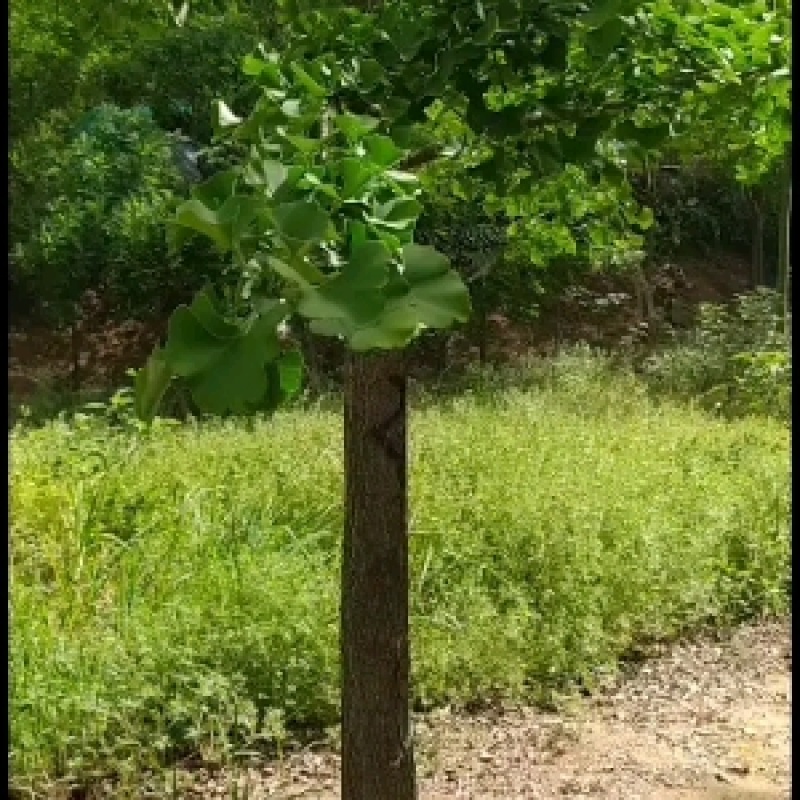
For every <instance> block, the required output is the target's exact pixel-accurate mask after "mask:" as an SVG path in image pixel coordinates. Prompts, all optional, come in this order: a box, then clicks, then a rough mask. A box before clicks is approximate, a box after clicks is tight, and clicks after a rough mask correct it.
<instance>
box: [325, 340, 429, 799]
mask: <svg viewBox="0 0 800 800" xmlns="http://www.w3.org/2000/svg"><path fill="white" fill-rule="evenodd" d="M348 359H349V360H348V364H347V372H346V376H345V422H344V446H345V484H346V495H347V497H346V512H345V513H346V516H345V531H344V548H343V558H342V616H341V624H342V800H414V798H415V796H416V792H415V775H414V758H413V751H412V747H411V722H410V692H409V689H410V686H409V684H410V653H409V622H408V613H409V566H408V513H407V509H408V477H407V475H408V472H407V447H406V416H407V411H406V364H405V357H404V355H403V354H402V353H400V352H390V353H385V354H376V355H373V354H368V355H362V354H349V355H348Z"/></svg>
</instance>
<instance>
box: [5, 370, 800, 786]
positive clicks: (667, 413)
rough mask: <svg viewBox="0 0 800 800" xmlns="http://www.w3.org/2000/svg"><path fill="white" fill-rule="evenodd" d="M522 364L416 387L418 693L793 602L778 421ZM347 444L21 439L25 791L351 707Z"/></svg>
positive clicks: (21, 762) (18, 738)
mask: <svg viewBox="0 0 800 800" xmlns="http://www.w3.org/2000/svg"><path fill="white" fill-rule="evenodd" d="M516 375H517V377H520V376H519V373H517V374H516ZM522 377H523V380H522V381H521V383H520V381H516V387H515V385H514V383H515V382H514V381H511V380H508V379H507V376H506V377H503V376H497V375H495V376H489V377H488V378H487V377H486V376H484V378H483V379H482V380H481V381H479V382H478V383H476V384H475V385H478V386H479V387H480V388H477V389H474V390H472V391H467V392H464V393H461V394H456V395H453V396H450V397H448V398H446V399H438V400H437V399H435V398H430V397H424V398H420V399H417V400H415V402H414V409H413V413H412V424H411V429H412V443H411V455H412V464H413V465H412V475H411V494H412V500H411V506H412V526H413V539H412V549H413V588H412V592H413V619H412V626H413V655H414V675H415V692H416V700H417V703H418V704H419V705H420V706H430V705H432V704H437V703H442V702H445V701H454V702H467V701H471V700H475V699H480V698H483V697H487V696H494V695H497V694H498V693H500V694H503V695H508V696H513V697H520V698H522V697H524V698H534V699H535V698H541V697H543V696H544V694H546V692H548V691H550V690H553V689H559V688H564V687H565V686H566V685H567V684H568V683H569V681H571V680H574V679H577V678H582V679H583V680H585V681H591V679H592V675H593V674H594V671H595V670H596V669H597V668H599V667H603V666H607V665H613V664H614V663H615V662H616V661H617V660H618V659H619V657H620V656H621V655H623V654H624V653H626V652H627V651H628V650H629V649H630V648H631V647H633V646H634V645H636V643H637V642H641V641H643V640H647V639H650V638H653V637H658V638H661V637H669V636H672V635H676V634H677V633H680V632H682V631H684V630H687V629H689V628H691V627H693V626H697V625H699V624H705V623H707V622H708V621H709V620H711V621H716V622H717V623H726V622H729V621H732V620H735V619H738V618H741V617H745V616H747V615H750V614H755V613H760V612H778V611H781V610H782V609H784V608H785V607H786V605H787V603H788V593H787V586H788V582H789V513H790V509H789V502H790V501H789V431H788V430H787V428H786V426H785V425H781V424H779V423H778V422H775V421H771V420H766V419H759V418H749V419H744V420H739V421H735V422H725V421H722V420H719V419H714V418H712V417H710V416H708V415H707V414H704V413H702V412H700V411H693V410H691V409H687V408H686V407H685V406H677V405H670V404H666V403H662V404H655V403H654V402H653V401H652V400H651V399H648V395H647V393H646V390H645V389H644V388H643V387H642V386H641V385H640V384H639V383H637V382H636V380H635V379H634V378H632V377H630V376H628V375H619V374H613V373H611V372H609V371H608V369H606V368H605V367H604V366H603V364H602V363H600V362H596V361H594V360H592V359H580V358H578V359H573V360H572V361H570V360H569V359H567V360H566V361H565V362H562V363H561V364H560V365H555V366H554V367H553V368H552V369H548V371H547V375H546V376H544V374H543V373H535V372H530V373H528V375H527V376H522ZM520 386H521V387H522V388H520ZM329 405H330V404H329ZM341 448H342V422H341V416H340V414H339V413H338V412H337V411H336V410H335V409H334V410H330V408H329V407H328V408H324V407H322V406H320V407H317V408H308V409H296V410H292V411H287V412H284V413H279V414H278V415H277V416H276V417H275V418H274V419H273V420H271V421H265V422H256V423H255V424H254V425H251V426H246V425H245V424H244V423H234V422H213V423H203V424H196V425H188V424H186V425H175V424H167V423H161V424H159V425H157V426H156V428H155V429H154V430H153V431H152V432H151V433H149V434H146V435H141V434H136V433H134V432H132V431H130V430H126V429H125V428H124V427H122V428H120V427H116V428H112V427H109V426H108V425H106V424H105V423H103V422H102V421H93V420H84V421H83V422H80V421H79V422H77V423H68V422H66V421H55V422H51V423H48V424H47V425H45V426H44V427H41V428H38V429H35V430H33V429H29V430H21V429H16V430H15V431H14V432H13V433H12V436H11V470H12V485H11V502H12V514H13V516H12V528H13V530H12V548H13V561H12V567H11V577H12V585H11V592H12V639H11V703H12V707H11V720H12V750H13V752H12V759H11V762H12V763H11V769H12V773H13V775H14V783H15V785H16V786H17V787H24V786H28V787H30V786H33V787H38V789H40V790H42V789H43V788H44V787H47V786H48V785H52V782H53V781H55V780H59V781H61V782H62V783H67V782H69V781H77V782H84V781H88V780H91V778H92V775H96V774H101V773H103V772H110V773H116V774H125V773H129V774H130V773H133V774H137V773H141V772H142V771H143V770H146V769H148V768H153V769H157V768H158V767H159V766H160V765H163V764H166V763H169V762H170V760H173V759H175V758H176V757H179V756H182V755H186V754H188V753H192V752H199V753H201V754H202V755H203V756H204V757H205V758H207V759H209V760H215V759H217V760H220V759H227V758H231V757H233V756H234V755H235V753H236V752H237V751H240V750H252V749H254V748H257V747H259V746H260V745H261V744H263V743H264V742H267V741H271V742H274V741H275V740H276V739H278V740H281V739H282V737H285V736H287V735H290V734H291V732H292V731H293V730H294V727H293V726H296V725H314V726H323V725H327V724H330V723H333V722H335V721H336V718H337V706H338V689H337V683H338V653H337V648H338V632H337V626H338V580H339V575H338V572H339V543H340V537H341V528H342V503H341V495H342V486H343V481H342V457H341ZM287 731H288V733H287Z"/></svg>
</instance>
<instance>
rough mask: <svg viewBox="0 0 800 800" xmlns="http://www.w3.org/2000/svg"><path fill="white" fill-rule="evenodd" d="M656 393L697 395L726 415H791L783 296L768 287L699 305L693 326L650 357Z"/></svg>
mask: <svg viewBox="0 0 800 800" xmlns="http://www.w3.org/2000/svg"><path fill="white" fill-rule="evenodd" d="M643 372H644V374H645V375H646V376H647V378H648V380H649V381H650V383H651V385H652V386H653V387H654V388H655V389H657V390H658V391H663V392H668V393H670V394H673V395H679V396H683V397H687V396H688V397H693V398H698V399H699V402H700V403H701V405H703V406H705V407H707V408H712V409H716V410H718V411H720V412H722V413H724V414H729V415H741V414H769V415H772V416H775V417H778V418H779V419H783V420H788V419H789V418H790V415H791V387H792V360H791V342H790V339H789V338H788V337H787V332H786V320H785V318H784V311H783V307H782V298H781V296H780V295H779V294H778V293H776V292H773V291H771V290H769V289H759V290H757V291H755V292H752V293H748V294H742V295H738V296H737V298H736V300H735V301H734V302H733V303H731V304H730V305H727V306H725V305H716V304H711V303H707V304H704V305H702V306H701V307H700V311H699V318H698V321H697V325H696V327H695V328H694V329H693V330H692V331H690V332H687V333H685V334H682V335H680V336H679V338H678V339H677V340H676V341H675V343H674V344H673V345H672V346H669V347H666V348H665V349H664V350H662V351H660V352H658V353H655V354H653V355H651V356H650V357H649V358H647V360H646V361H645V362H644V365H643Z"/></svg>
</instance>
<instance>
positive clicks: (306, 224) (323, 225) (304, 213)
mask: <svg viewBox="0 0 800 800" xmlns="http://www.w3.org/2000/svg"><path fill="white" fill-rule="evenodd" d="M274 214H275V223H276V225H277V228H278V231H279V233H280V234H281V235H282V236H284V237H286V238H287V239H292V240H294V241H298V242H319V241H321V240H322V239H324V238H325V236H326V234H327V233H328V227H329V225H330V221H331V220H330V217H329V216H328V214H327V212H326V211H325V210H324V209H323V208H322V207H321V206H320V205H319V204H318V203H314V202H309V201H305V200H301V201H299V202H297V203H285V204H284V205H281V206H278V207H277V208H276V209H275V212H274Z"/></svg>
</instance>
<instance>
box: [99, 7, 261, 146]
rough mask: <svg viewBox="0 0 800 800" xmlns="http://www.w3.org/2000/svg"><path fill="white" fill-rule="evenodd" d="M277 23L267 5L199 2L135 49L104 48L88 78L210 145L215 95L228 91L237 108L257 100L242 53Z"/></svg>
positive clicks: (161, 122) (125, 102) (169, 128)
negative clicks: (217, 6)
mask: <svg viewBox="0 0 800 800" xmlns="http://www.w3.org/2000/svg"><path fill="white" fill-rule="evenodd" d="M272 16H273V17H274V13H273V15H272ZM274 28H275V25H274V19H272V18H271V16H270V13H269V12H268V11H265V10H264V9H262V10H261V11H260V13H252V14H249V15H246V14H242V13H235V12H233V11H230V10H229V11H227V12H226V13H219V12H215V11H214V10H213V9H209V8H205V9H204V8H203V7H202V4H201V5H200V7H199V8H196V7H195V6H194V4H193V6H192V12H191V14H190V17H189V20H188V21H187V24H186V25H184V26H181V27H178V26H176V25H174V24H168V25H164V26H163V28H160V29H159V31H158V35H156V36H151V37H149V38H148V39H145V40H144V41H140V42H137V43H136V47H134V48H123V49H117V50H112V51H109V52H106V53H103V54H102V57H101V58H99V59H97V60H96V61H95V62H94V63H93V64H92V66H91V69H90V71H89V74H88V78H87V79H88V80H90V81H91V82H92V83H96V84H97V85H98V86H100V87H101V91H102V92H103V94H104V95H105V96H106V97H109V98H112V99H113V101H114V102H115V103H117V104H119V105H121V106H125V107H131V106H135V105H145V106H147V107H148V108H150V109H151V110H152V113H153V117H154V118H155V120H156V122H157V123H158V125H159V126H160V127H161V128H163V129H164V130H167V131H174V130H177V129H180V130H181V132H182V133H183V134H185V135H186V136H188V137H190V138H191V139H192V140H193V141H195V142H198V143H200V144H202V145H206V144H208V143H209V142H210V141H211V138H212V133H213V130H212V114H211V108H212V103H213V101H214V100H216V99H218V98H220V97H224V98H225V99H226V102H228V103H229V105H231V106H232V107H233V108H239V107H240V105H241V106H242V107H244V108H248V107H250V106H251V105H252V103H253V100H254V97H253V85H252V81H248V80H247V79H246V77H245V76H244V75H243V74H242V70H241V62H242V58H243V57H244V56H245V55H248V54H250V53H252V52H253V51H254V50H255V49H256V46H257V44H258V43H259V42H261V41H263V40H264V35H265V32H269V35H270V38H272V35H273V34H274Z"/></svg>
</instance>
